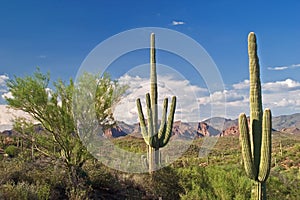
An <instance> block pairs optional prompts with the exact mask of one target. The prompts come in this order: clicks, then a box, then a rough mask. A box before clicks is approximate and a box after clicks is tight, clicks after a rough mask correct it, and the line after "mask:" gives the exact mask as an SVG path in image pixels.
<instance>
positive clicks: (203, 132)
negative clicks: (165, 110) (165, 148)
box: [0, 105, 300, 138]
mask: <svg viewBox="0 0 300 200" xmlns="http://www.w3.org/2000/svg"><path fill="white" fill-rule="evenodd" d="M18 117H24V118H26V119H27V120H31V121H32V122H34V121H33V120H32V118H31V117H30V116H29V115H28V114H27V113H25V112H23V111H19V110H13V109H11V108H8V107H7V106H6V105H0V132H3V131H5V130H11V129H12V128H13V120H14V119H16V118H18ZM272 127H273V130H276V131H281V132H285V133H291V134H300V113H296V114H292V115H281V116H277V117H273V119H272ZM172 131H173V135H174V136H175V137H183V138H195V137H204V136H228V135H239V130H238V119H234V120H232V119H226V118H222V117H213V118H210V119H207V120H204V121H201V122H183V121H175V122H174V124H173V130H172ZM128 134H130V135H133V136H136V137H141V135H140V127H139V123H136V124H126V123H125V122H117V125H116V126H114V127H113V128H110V129H107V130H106V131H105V132H104V135H105V136H106V137H113V138H114V137H121V136H126V135H128Z"/></svg>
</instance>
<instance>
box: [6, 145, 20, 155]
mask: <svg viewBox="0 0 300 200" xmlns="http://www.w3.org/2000/svg"><path fill="white" fill-rule="evenodd" d="M4 153H6V154H7V155H8V156H9V157H15V156H17V155H18V153H19V149H18V147H16V146H14V145H9V146H8V147H6V148H5V149H4Z"/></svg>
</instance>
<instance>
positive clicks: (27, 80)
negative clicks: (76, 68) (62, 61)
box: [6, 70, 121, 198]
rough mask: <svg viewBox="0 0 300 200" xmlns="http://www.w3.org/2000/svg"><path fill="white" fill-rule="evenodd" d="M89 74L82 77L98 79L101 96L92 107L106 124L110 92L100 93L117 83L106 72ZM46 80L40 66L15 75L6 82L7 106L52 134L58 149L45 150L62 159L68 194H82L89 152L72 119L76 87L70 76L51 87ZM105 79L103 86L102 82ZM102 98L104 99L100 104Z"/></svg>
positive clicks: (91, 79) (46, 76) (47, 79)
mask: <svg viewBox="0 0 300 200" xmlns="http://www.w3.org/2000/svg"><path fill="white" fill-rule="evenodd" d="M88 78H89V80H86V79H85V77H83V78H82V79H81V81H82V82H91V81H97V83H98V84H100V85H98V86H99V87H98V88H101V90H100V89H99V90H97V92H98V93H97V92H96V93H97V95H96V97H98V98H100V97H101V98H102V99H101V101H99V100H98V101H97V100H96V99H94V101H95V102H96V103H95V106H96V107H95V110H97V113H106V114H105V115H103V114H102V115H101V114H99V115H97V116H98V117H99V118H98V121H99V123H104V124H105V122H106V121H112V120H113V118H112V113H111V108H110V106H111V103H107V102H112V100H111V98H112V96H111V95H106V94H105V95H101V94H104V93H105V88H106V89H107V88H111V89H110V90H112V89H114V88H116V87H117V83H116V82H113V81H111V80H110V77H109V76H103V77H102V78H98V77H97V76H96V75H89V76H88ZM99 80H100V81H99ZM49 81H50V75H49V73H48V74H43V73H41V72H40V71H39V70H37V71H36V72H35V73H34V74H33V76H25V77H22V78H21V77H15V78H14V79H12V80H9V81H8V83H7V87H8V89H9V91H10V92H11V94H12V98H7V99H6V100H7V102H8V105H9V106H10V107H12V108H14V109H19V110H23V111H24V112H26V113H29V114H30V115H31V116H32V117H33V118H34V119H35V120H36V121H38V122H39V123H40V124H41V125H42V127H43V128H44V129H45V130H46V131H47V132H48V133H50V134H51V135H52V140H53V142H54V144H55V145H56V146H57V147H58V150H59V152H60V153H59V154H56V153H52V152H53V151H52V150H49V151H48V152H47V154H49V155H50V156H52V157H54V158H57V156H59V158H60V159H62V160H63V163H64V166H65V167H66V171H67V172H68V175H69V182H68V183H69V195H70V196H72V198H83V196H82V195H85V194H84V188H85V180H84V179H83V178H82V177H81V176H80V174H82V173H81V172H82V166H83V164H84V163H85V162H86V161H87V160H88V159H89V158H90V157H91V156H90V154H89V153H88V151H87V149H86V147H85V146H84V145H83V143H82V141H81V140H80V137H79V135H78V131H77V127H76V123H75V121H74V113H73V109H74V107H73V97H74V93H75V90H76V88H75V86H74V83H73V81H72V80H70V82H69V83H68V84H65V83H64V82H63V81H61V80H58V81H56V82H54V83H53V86H54V89H49V86H48V85H49ZM104 83H105V84H106V85H105V86H103V85H101V84H104ZM85 92H86V93H89V92H90V91H85ZM109 93H111V91H110V92H109ZM120 95H121V94H120ZM101 102H104V103H102V104H101ZM111 124H112V123H111Z"/></svg>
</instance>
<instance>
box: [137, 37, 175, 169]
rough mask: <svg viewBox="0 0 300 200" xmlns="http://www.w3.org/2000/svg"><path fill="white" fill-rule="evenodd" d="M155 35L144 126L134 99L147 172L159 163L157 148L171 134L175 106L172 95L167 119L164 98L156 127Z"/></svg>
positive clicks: (166, 101) (152, 41)
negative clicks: (159, 121)
mask: <svg viewBox="0 0 300 200" xmlns="http://www.w3.org/2000/svg"><path fill="white" fill-rule="evenodd" d="M155 51H156V50H155V35H154V33H152V34H151V46H150V94H149V93H147V94H146V106H147V117H148V119H147V122H148V125H147V126H146V123H145V118H144V114H143V110H142V106H141V101H140V99H137V100H136V104H137V109H138V114H139V120H140V126H141V132H142V135H143V138H144V140H145V142H146V144H147V145H148V164H149V173H152V172H153V171H155V170H156V167H157V165H158V164H159V148H162V147H164V146H165V145H167V143H168V142H169V139H170V137H171V135H172V126H173V120H174V113H175V107H176V97H175V96H173V97H172V103H171V108H170V112H169V116H168V119H167V109H168V98H165V99H164V103H163V110H162V119H161V124H160V127H159V128H158V114H157V96H158V95H157V94H158V92H157V76H156V58H155V54H156V52H155Z"/></svg>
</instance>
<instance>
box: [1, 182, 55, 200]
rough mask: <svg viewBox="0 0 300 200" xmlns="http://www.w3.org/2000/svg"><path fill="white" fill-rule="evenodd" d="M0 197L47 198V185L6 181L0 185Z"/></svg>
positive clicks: (26, 199)
mask: <svg viewBox="0 0 300 200" xmlns="http://www.w3.org/2000/svg"><path fill="white" fill-rule="evenodd" d="M0 190H1V193H0V198H1V199H20V200H21V199H22V200H47V199H49V197H50V187H49V186H48V185H39V184H37V185H35V184H29V183H27V182H20V183H18V184H15V183H13V182H8V183H6V184H4V185H2V186H0Z"/></svg>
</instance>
